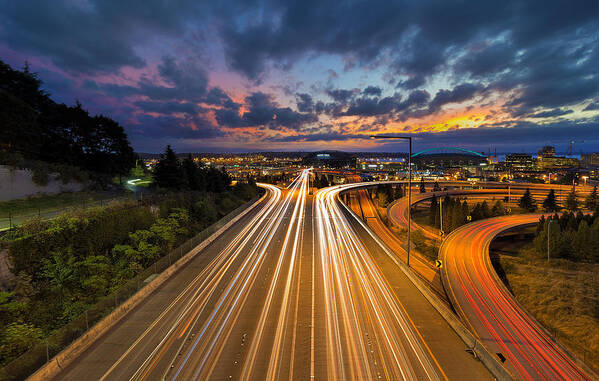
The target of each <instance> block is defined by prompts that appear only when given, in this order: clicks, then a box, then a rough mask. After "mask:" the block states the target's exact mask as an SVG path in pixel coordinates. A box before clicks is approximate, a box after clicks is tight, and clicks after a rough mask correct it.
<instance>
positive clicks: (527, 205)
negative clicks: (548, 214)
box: [518, 188, 537, 212]
mask: <svg viewBox="0 0 599 381" xmlns="http://www.w3.org/2000/svg"><path fill="white" fill-rule="evenodd" d="M518 205H519V206H520V207H521V208H522V209H524V210H526V211H528V212H534V211H535V210H537V205H536V203H535V200H534V199H533V198H532V196H531V195H530V189H528V188H526V192H524V195H523V196H522V198H521V199H520V202H519V203H518Z"/></svg>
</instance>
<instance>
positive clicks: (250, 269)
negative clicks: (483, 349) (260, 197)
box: [57, 175, 491, 380]
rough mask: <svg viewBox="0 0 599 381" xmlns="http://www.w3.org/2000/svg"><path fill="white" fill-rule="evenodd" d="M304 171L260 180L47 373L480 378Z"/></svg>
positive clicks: (75, 376) (415, 295)
mask: <svg viewBox="0 0 599 381" xmlns="http://www.w3.org/2000/svg"><path fill="white" fill-rule="evenodd" d="M306 178H307V175H304V177H302V176H300V177H299V178H298V179H297V181H295V182H294V183H293V184H292V185H291V186H290V189H285V190H279V189H277V188H275V187H272V186H269V187H268V192H269V194H270V195H271V197H269V198H267V199H266V200H265V201H263V202H262V203H261V205H259V206H258V207H256V208H254V209H253V210H252V211H251V212H250V213H248V214H247V215H246V216H244V217H243V218H242V219H240V221H238V222H237V223H236V224H234V225H233V226H232V227H231V228H230V229H228V230H227V231H226V232H225V233H223V235H222V236H221V237H220V238H219V239H217V240H216V241H214V242H213V243H211V244H210V245H209V246H207V247H206V248H205V249H204V250H203V251H202V252H200V253H199V254H198V255H197V256H196V257H195V258H194V259H193V260H191V262H190V263H189V264H188V265H186V266H185V267H183V268H182V269H181V270H180V271H178V272H177V273H176V274H174V275H173V276H172V277H171V278H170V279H169V280H168V281H166V282H165V283H164V284H163V285H162V286H161V287H159V288H158V289H157V290H156V291H155V292H154V293H153V294H152V295H151V296H150V297H148V298H147V300H146V301H145V302H144V303H142V304H141V305H140V306H138V307H137V308H136V309H134V310H133V311H131V312H130V313H128V314H127V315H126V316H125V317H124V318H123V319H122V320H121V322H119V323H118V324H117V325H116V326H115V327H113V328H112V329H111V330H110V331H109V332H107V333H106V334H105V335H103V336H102V337H101V338H100V339H98V340H97V342H96V343H95V344H94V345H93V346H91V347H90V348H89V349H88V350H87V351H86V352H85V353H84V354H83V355H82V356H81V357H80V358H79V359H77V361H75V362H74V363H72V364H71V365H70V366H68V367H67V368H65V370H64V371H63V372H62V373H61V374H60V375H59V376H58V377H57V379H61V380H86V379H89V380H97V379H106V380H123V379H124V380H127V379H136V380H138V379H151V380H153V379H202V380H204V379H218V380H221V379H235V380H238V379H245V380H266V379H270V380H281V379H287V380H297V379H311V380H331V379H360V380H361V379H400V378H404V379H418V380H420V379H447V378H448V379H456V380H463V379H469V380H478V379H490V378H491V377H490V375H489V374H488V372H487V371H486V369H485V368H484V366H483V365H482V364H481V363H480V362H478V361H477V360H475V359H474V358H473V357H472V356H471V355H470V354H468V353H467V352H466V349H467V348H465V345H464V343H463V342H462V341H461V340H460V339H459V338H458V336H457V335H456V334H455V333H454V332H453V331H452V330H451V328H450V327H449V326H448V324H447V323H446V322H445V321H444V320H443V319H442V317H441V316H440V315H439V314H438V313H437V312H436V310H435V309H434V308H433V307H432V306H431V305H430V304H429V302H428V301H427V300H426V298H424V296H422V295H421V294H420V292H419V291H418V290H417V288H416V287H415V286H414V285H413V284H412V283H411V282H410V281H409V280H408V279H407V278H406V277H405V275H403V273H402V272H401V271H400V269H398V268H397V266H396V265H395V264H394V263H393V261H391V259H390V258H389V257H388V256H387V254H386V253H385V252H384V251H383V250H382V249H381V248H380V247H378V246H377V244H376V243H375V242H374V241H373V240H372V238H371V237H370V236H369V235H368V234H367V232H366V231H364V230H363V229H362V230H360V229H361V228H360V226H359V225H358V224H357V221H356V220H355V219H354V218H353V217H352V216H351V215H347V214H346V215H345V218H346V220H345V222H343V221H341V220H340V219H339V218H340V215H336V216H332V215H328V216H323V215H322V214H321V212H318V211H317V206H318V205H317V204H318V202H317V201H316V199H317V197H316V196H309V195H307V191H306V184H307V182H306ZM344 213H346V212H344ZM325 220H326V221H328V222H327V223H330V224H331V225H330V226H331V230H330V232H332V234H333V235H326V234H323V230H322V227H323V222H324V221H325ZM348 221H349V222H348ZM342 222H343V224H342ZM349 226H351V227H352V229H348V227H349ZM327 234H329V233H327ZM332 248H335V249H334V250H333V251H331V250H332Z"/></svg>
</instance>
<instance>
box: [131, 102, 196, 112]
mask: <svg viewBox="0 0 599 381" xmlns="http://www.w3.org/2000/svg"><path fill="white" fill-rule="evenodd" d="M133 104H134V105H135V106H137V107H139V108H141V109H142V110H144V111H146V112H155V113H159V114H176V113H185V114H191V115H196V114H198V113H199V112H200V110H201V108H200V107H198V106H197V105H196V104H194V103H189V102H183V103H180V102H156V101H137V102H134V103H133Z"/></svg>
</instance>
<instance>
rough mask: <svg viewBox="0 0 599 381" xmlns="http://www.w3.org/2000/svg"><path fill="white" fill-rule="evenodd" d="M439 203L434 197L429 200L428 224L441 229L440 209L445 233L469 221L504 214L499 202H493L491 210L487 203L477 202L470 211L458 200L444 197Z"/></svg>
mask: <svg viewBox="0 0 599 381" xmlns="http://www.w3.org/2000/svg"><path fill="white" fill-rule="evenodd" d="M441 202H442V203H443V205H442V206H441V205H440V202H439V201H437V198H436V197H433V198H432V199H431V203H430V206H429V224H430V225H431V226H434V227H436V228H441V209H442V210H443V212H442V214H443V216H442V218H443V231H444V232H445V233H449V232H452V231H453V230H455V229H457V228H459V227H460V226H462V225H464V224H465V223H467V222H469V220H468V216H470V221H477V220H482V219H484V218H490V217H496V216H502V215H505V214H506V210H505V206H504V205H503V202H502V201H501V200H498V201H496V202H495V204H494V205H493V207H492V208H489V205H488V203H487V201H483V202H479V203H476V205H474V207H473V208H472V209H470V206H469V205H468V202H467V201H466V200H464V201H463V202H462V201H461V200H460V199H459V198H452V197H450V196H445V198H443V200H442V201H441Z"/></svg>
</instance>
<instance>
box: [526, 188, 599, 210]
mask: <svg viewBox="0 0 599 381" xmlns="http://www.w3.org/2000/svg"><path fill="white" fill-rule="evenodd" d="M541 205H542V207H543V209H544V210H545V211H546V212H558V211H560V210H561V209H566V210H568V211H570V212H576V211H578V210H579V209H580V208H581V207H584V208H585V209H587V210H591V211H594V210H596V209H597V207H598V206H599V196H598V195H597V187H596V186H595V187H593V190H592V191H591V193H589V194H588V195H587V196H586V197H585V200H584V202H583V203H581V202H580V201H579V197H578V194H577V193H576V189H575V188H574V187H573V188H572V190H571V191H570V192H569V193H568V195H567V196H566V200H565V202H564V205H563V207H562V206H560V205H559V204H558V203H557V198H556V196H555V190H553V189H551V190H550V191H549V193H548V194H547V196H546V197H545V199H544V200H543V203H542V204H541ZM518 206H519V207H520V208H522V209H524V210H525V211H527V212H531V213H532V212H535V211H536V210H537V209H538V205H537V203H536V201H535V200H534V199H533V198H532V196H531V194H530V189H528V188H527V189H526V191H525V192H524V195H523V196H522V197H521V198H520V201H519V202H518Z"/></svg>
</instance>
